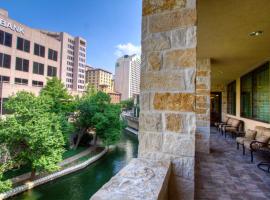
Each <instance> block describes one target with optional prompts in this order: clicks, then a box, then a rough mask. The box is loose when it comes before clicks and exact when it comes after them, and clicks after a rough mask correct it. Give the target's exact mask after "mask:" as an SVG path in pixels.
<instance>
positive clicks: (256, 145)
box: [244, 136, 270, 150]
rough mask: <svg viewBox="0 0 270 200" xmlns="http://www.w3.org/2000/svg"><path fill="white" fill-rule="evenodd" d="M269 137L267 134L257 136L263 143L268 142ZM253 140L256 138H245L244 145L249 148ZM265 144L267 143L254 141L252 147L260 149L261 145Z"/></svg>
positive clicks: (257, 139)
mask: <svg viewBox="0 0 270 200" xmlns="http://www.w3.org/2000/svg"><path fill="white" fill-rule="evenodd" d="M269 139H270V138H269V137H267V136H260V137H257V138H256V141H258V142H263V143H268V141H269ZM252 141H254V140H245V141H244V146H245V147H246V148H247V149H250V144H251V142H252ZM263 146H266V145H265V144H261V143H254V144H252V148H253V149H255V150H256V149H260V148H261V147H263Z"/></svg>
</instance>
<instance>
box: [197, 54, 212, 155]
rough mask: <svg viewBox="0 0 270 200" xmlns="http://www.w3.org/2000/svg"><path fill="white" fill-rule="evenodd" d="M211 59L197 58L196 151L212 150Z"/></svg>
mask: <svg viewBox="0 0 270 200" xmlns="http://www.w3.org/2000/svg"><path fill="white" fill-rule="evenodd" d="M210 90H211V63H210V59H209V58H208V59H207V58H206V59H198V60H197V73H196V151H198V152H204V153H209V152H210Z"/></svg>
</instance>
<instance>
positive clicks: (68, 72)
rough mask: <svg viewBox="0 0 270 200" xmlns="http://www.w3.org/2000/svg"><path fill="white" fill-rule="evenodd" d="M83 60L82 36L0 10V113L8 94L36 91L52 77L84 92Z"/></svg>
mask: <svg viewBox="0 0 270 200" xmlns="http://www.w3.org/2000/svg"><path fill="white" fill-rule="evenodd" d="M85 63H86V41H85V40H84V39H83V38H81V37H73V36H71V35H69V34H67V33H64V32H60V33H55V32H49V31H44V30H38V29H33V28H30V27H27V26H26V25H23V24H21V23H19V22H17V21H15V20H13V19H11V18H9V16H8V12H7V11H6V10H3V9H0V115H1V114H2V111H3V106H2V102H3V101H5V100H6V99H7V98H8V97H9V96H10V95H12V94H15V93H16V92H18V91H21V90H25V91H30V92H33V93H35V94H38V93H39V91H40V89H41V88H42V87H43V86H44V85H45V84H46V81H47V78H50V77H53V76H56V77H58V78H59V79H61V81H62V82H63V83H64V85H65V86H66V87H67V88H68V90H69V91H70V93H75V94H78V93H80V92H82V91H84V84H85V83H84V82H85Z"/></svg>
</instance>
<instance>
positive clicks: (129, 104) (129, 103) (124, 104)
mask: <svg viewBox="0 0 270 200" xmlns="http://www.w3.org/2000/svg"><path fill="white" fill-rule="evenodd" d="M120 104H121V107H122V108H123V109H126V110H131V109H132V108H133V106H134V100H133V99H132V98H130V99H127V100H123V101H121V102H120Z"/></svg>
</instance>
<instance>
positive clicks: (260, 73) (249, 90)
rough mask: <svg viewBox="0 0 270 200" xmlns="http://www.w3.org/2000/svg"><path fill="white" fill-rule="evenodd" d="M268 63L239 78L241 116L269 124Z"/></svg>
mask: <svg viewBox="0 0 270 200" xmlns="http://www.w3.org/2000/svg"><path fill="white" fill-rule="evenodd" d="M269 72H270V71H269V62H267V63H265V64H263V65H262V66H260V67H258V68H257V69H255V70H253V71H252V72H250V73H248V74H246V75H244V76H243V77H241V116H242V117H246V118H250V119H254V120H258V121H262V122H267V123H269V122H270V113H269V110H270V87H269V84H270V80H269V79H270V74H269Z"/></svg>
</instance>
